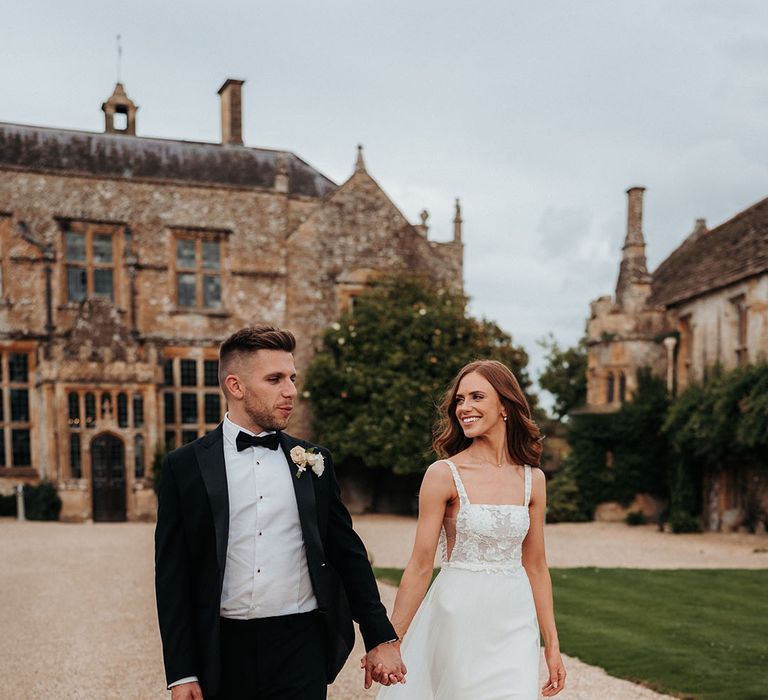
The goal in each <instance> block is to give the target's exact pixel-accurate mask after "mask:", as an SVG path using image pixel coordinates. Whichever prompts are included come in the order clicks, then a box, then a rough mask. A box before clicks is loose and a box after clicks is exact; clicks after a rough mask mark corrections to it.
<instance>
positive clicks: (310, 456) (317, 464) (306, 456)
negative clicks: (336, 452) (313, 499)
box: [290, 445, 325, 479]
mask: <svg viewBox="0 0 768 700" xmlns="http://www.w3.org/2000/svg"><path fill="white" fill-rule="evenodd" d="M290 455H291V459H292V460H293V463H294V464H295V465H296V466H297V467H298V470H297V471H296V478H297V479H300V478H301V475H302V474H303V473H304V472H305V471H306V470H307V466H309V467H311V468H312V471H313V472H314V473H315V475H316V476H322V474H323V472H324V471H325V459H324V458H323V455H321V454H320V453H319V452H318V451H317V449H316V448H314V447H311V448H310V449H308V450H307V449H305V448H304V447H301V446H299V445H296V447H294V448H293V449H292V450H291V452H290Z"/></svg>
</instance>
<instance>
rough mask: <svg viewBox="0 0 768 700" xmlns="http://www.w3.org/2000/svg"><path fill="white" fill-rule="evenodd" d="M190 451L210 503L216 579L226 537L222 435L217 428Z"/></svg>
mask: <svg viewBox="0 0 768 700" xmlns="http://www.w3.org/2000/svg"><path fill="white" fill-rule="evenodd" d="M194 448H195V455H196V456H197V461H198V463H199V464H200V473H201V474H202V476H203V483H204V484H205V490H206V491H207V492H208V500H209V501H210V503H211V513H213V527H214V530H215V533H216V560H217V562H218V564H219V577H223V576H224V563H225V559H226V556H227V538H228V537H229V491H228V489H227V469H226V466H225V463H224V432H223V430H222V427H221V425H219V426H218V427H217V428H216V429H215V430H213V431H211V432H210V433H208V435H206V436H205V437H204V438H203V439H201V440H198V441H197V442H195V443H194Z"/></svg>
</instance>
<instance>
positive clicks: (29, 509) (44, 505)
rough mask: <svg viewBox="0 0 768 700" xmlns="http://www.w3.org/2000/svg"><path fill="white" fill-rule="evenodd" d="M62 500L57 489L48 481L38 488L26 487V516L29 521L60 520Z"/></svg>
mask: <svg viewBox="0 0 768 700" xmlns="http://www.w3.org/2000/svg"><path fill="white" fill-rule="evenodd" d="M59 513H61V498H59V494H58V493H57V491H56V487H55V486H54V485H53V484H52V483H51V482H50V481H47V480H44V481H41V482H40V483H39V484H38V485H37V486H30V485H28V484H27V485H25V486H24V514H25V516H26V518H27V520H58V519H59Z"/></svg>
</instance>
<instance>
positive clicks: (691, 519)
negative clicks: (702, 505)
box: [669, 511, 701, 534]
mask: <svg viewBox="0 0 768 700" xmlns="http://www.w3.org/2000/svg"><path fill="white" fill-rule="evenodd" d="M669 527H670V528H671V530H672V532H674V533H675V534H681V533H685V532H701V522H700V521H699V519H698V518H697V517H696V516H694V515H691V514H690V513H686V512H685V511H676V512H673V513H672V514H671V515H670V516H669Z"/></svg>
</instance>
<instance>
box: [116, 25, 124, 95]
mask: <svg viewBox="0 0 768 700" xmlns="http://www.w3.org/2000/svg"><path fill="white" fill-rule="evenodd" d="M121 39H122V35H120V34H118V35H117V82H118V83H120V82H122V75H123V44H122V42H121Z"/></svg>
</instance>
